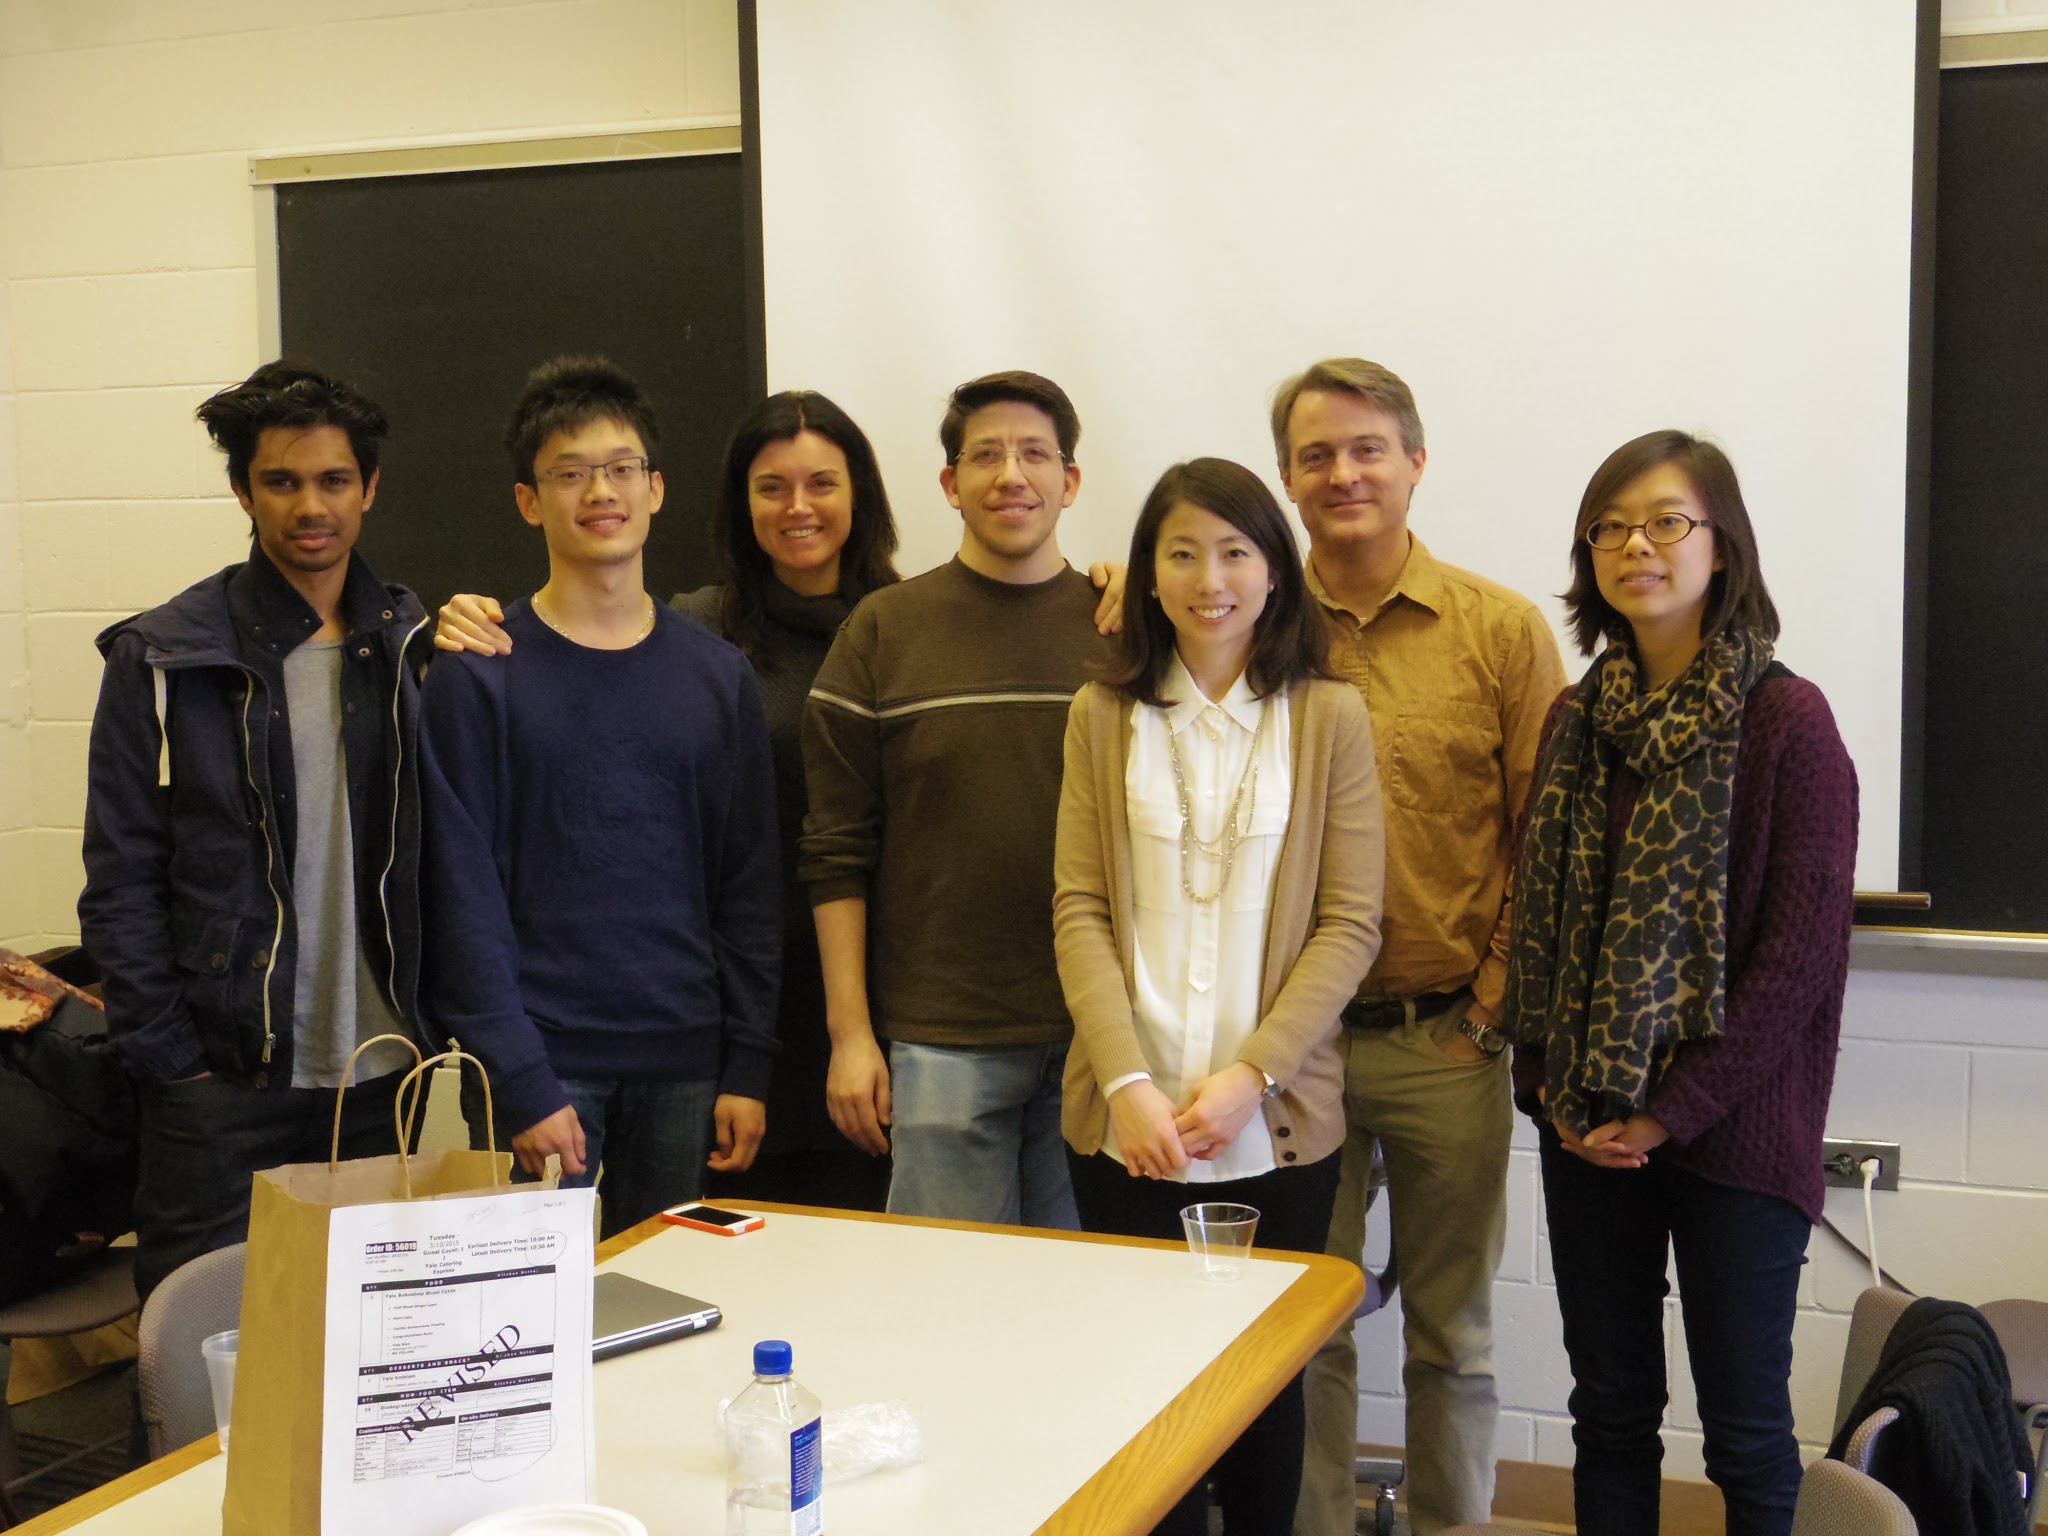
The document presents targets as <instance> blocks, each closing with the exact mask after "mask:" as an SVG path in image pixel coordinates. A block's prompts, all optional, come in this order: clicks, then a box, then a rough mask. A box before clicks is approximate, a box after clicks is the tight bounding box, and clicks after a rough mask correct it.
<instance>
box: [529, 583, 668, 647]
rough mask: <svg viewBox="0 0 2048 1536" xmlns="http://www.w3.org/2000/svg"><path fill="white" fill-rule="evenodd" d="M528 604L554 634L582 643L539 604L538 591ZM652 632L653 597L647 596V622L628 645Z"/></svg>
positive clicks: (639, 640)
mask: <svg viewBox="0 0 2048 1536" xmlns="http://www.w3.org/2000/svg"><path fill="white" fill-rule="evenodd" d="M530 606H531V607H532V609H533V611H534V612H535V613H537V614H538V615H540V621H541V623H543V624H545V625H547V627H548V628H549V629H552V630H553V631H554V632H555V633H556V634H558V635H560V636H561V637H562V638H563V639H564V640H567V641H568V642H569V643H570V644H571V645H582V644H583V642H582V641H581V640H578V639H577V638H576V637H575V636H574V635H572V634H570V633H569V631H568V630H566V629H564V628H562V626H561V625H560V624H558V623H556V622H555V619H554V616H553V615H551V614H550V613H549V612H548V611H547V609H545V608H543V607H541V605H540V594H539V593H538V592H536V593H534V595H533V601H532V603H531V605H530ZM653 633H654V599H653V598H652V597H649V598H648V599H647V622H646V623H645V624H642V625H641V626H640V633H639V634H637V635H635V636H634V637H633V638H632V640H631V641H629V642H628V645H638V644H639V643H640V642H641V641H642V640H645V639H646V638H647V637H648V636H649V635H651V634H653ZM626 648H627V647H626V646H621V647H620V649H621V650H624V649H626Z"/></svg>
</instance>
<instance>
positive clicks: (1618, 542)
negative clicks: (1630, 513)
mask: <svg viewBox="0 0 2048 1536" xmlns="http://www.w3.org/2000/svg"><path fill="white" fill-rule="evenodd" d="M1711 526H1712V524H1710V523H1709V522H1708V521H1707V520H1706V519H1705V518H1704V517H1687V516H1686V515H1685V514H1684V513H1683V512H1659V513H1658V514H1657V515H1656V516H1655V517H1653V518H1651V519H1650V520H1649V521H1648V522H1646V523H1624V522H1623V521H1622V520H1621V519H1620V518H1618V517H1603V518H1601V519H1600V521H1599V522H1597V523H1595V524H1593V526H1592V527H1590V528H1588V529H1587V530H1586V542H1587V543H1588V544H1590V545H1592V546H1593V547H1594V548H1595V549H1621V548H1622V547H1624V546H1625V545H1626V544H1627V543H1628V539H1629V535H1630V534H1632V533H1634V532H1635V531H1636V530H1637V529H1638V528H1640V529H1641V530H1642V531H1643V537H1644V538H1646V539H1648V540H1649V541H1650V542H1651V543H1652V544H1676V543H1679V542H1680V541H1681V540H1683V539H1684V538H1685V536H1686V535H1687V534H1689V533H1691V532H1692V531H1693V529H1695V528H1707V527H1711Z"/></svg>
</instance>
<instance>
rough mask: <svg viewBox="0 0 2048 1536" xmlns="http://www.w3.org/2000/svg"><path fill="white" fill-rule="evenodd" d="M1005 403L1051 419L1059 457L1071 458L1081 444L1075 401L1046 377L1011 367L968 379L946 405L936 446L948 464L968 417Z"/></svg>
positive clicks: (963, 434) (957, 448) (955, 455)
mask: <svg viewBox="0 0 2048 1536" xmlns="http://www.w3.org/2000/svg"><path fill="white" fill-rule="evenodd" d="M1005 400H1015V401H1017V402H1019V403H1020V404H1023V405H1033V406H1036V407H1038V409H1039V410H1041V411H1043V412H1045V414H1046V415H1048V416H1050V417H1051V418H1052V430H1053V435H1054V436H1055V437H1057V438H1058V439H1059V444H1060V457H1062V458H1064V459H1069V460H1071V459H1072V458H1073V457H1074V450H1075V449H1076V448H1077V447H1079V446H1080V443H1081V417H1080V413H1079V412H1077V411H1076V410H1075V409H1074V402H1073V401H1071V400H1069V399H1068V398H1067V392H1066V391H1065V390H1064V389H1061V388H1060V387H1059V385H1057V384H1055V383H1053V381H1052V380H1051V379H1048V378H1047V377H1045V375H1043V374H1040V373H1026V372H1025V371H1024V370H1023V369H1022V368H1012V369H1009V370H1007V371H1006V372H1003V373H985V374H983V375H982V376H981V377H980V378H978V379H969V380H968V381H967V382H966V383H965V384H962V385H961V386H960V387H959V388H958V389H956V390H954V391H953V397H952V399H950V400H948V401H947V402H946V414H945V415H944V416H943V417H942V418H940V420H939V446H940V447H942V448H944V449H945V450H946V462H947V463H948V464H951V463H952V462H953V461H954V460H955V459H957V458H959V457H960V445H961V442H962V440H963V439H964V438H965V437H966V436H967V418H968V417H970V416H972V415H973V414H974V413H975V412H976V411H980V410H986V409H987V408H988V407H989V406H991V405H1000V404H1002V403H1003V402H1004V401H1005Z"/></svg>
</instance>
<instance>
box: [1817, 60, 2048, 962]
mask: <svg viewBox="0 0 2048 1536" xmlns="http://www.w3.org/2000/svg"><path fill="white" fill-rule="evenodd" d="M1938 164H1939V171H1938V187H1937V191H1936V197H1935V206H1936V215H1935V255H1934V345H1933V405H1932V418H1931V431H1932V441H1931V449H1930V457H1931V466H1932V484H1931V494H1930V497H1929V514H1928V537H1927V541H1926V552H1925V567H1924V574H1925V604H1926V610H1925V611H1926V650H1925V658H1926V663H1925V665H1926V670H1925V689H1924V700H1925V704H1924V710H1925V713H1924V730H1923V734H1922V740H1923V743H1924V752H1923V764H1924V772H1925V777H1924V781H1923V795H1922V801H1921V804H1922V823H1921V839H1920V861H1921V863H1920V867H1921V879H1922V882H1923V884H1924V886H1925V888H1926V889H1927V890H1928V892H1929V893H1930V894H1931V895H1932V897H1933V903H1934V904H1933V907H1932V910H1930V911H1929V912H1928V913H1927V914H1926V921H1927V923H1928V924H1929V925H1930V926H1933V927H1938V928H1964V929H1990V930H1998V931H2004V932H2034V933H2039V932H2048V65H2039V64H2029V65H2014V66H2003V67H1990V68H1973V69H1949V70H1944V71H1943V72H1942V76H1941V118H1940V151H1939V161H1938ZM1833 515H1839V516H1842V517H1843V518H1844V519H1845V520H1846V521H1847V522H1848V523H1849V524H1853V521H1854V513H1853V510H1852V509H1846V508H1844V509H1838V511H1837V513H1835V514H1833ZM1843 534H1844V536H1845V537H1854V529H1853V526H1845V527H1844V529H1843ZM1909 659H1910V658H1909Z"/></svg>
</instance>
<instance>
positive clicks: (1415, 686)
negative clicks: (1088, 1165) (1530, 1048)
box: [1273, 358, 1564, 1536]
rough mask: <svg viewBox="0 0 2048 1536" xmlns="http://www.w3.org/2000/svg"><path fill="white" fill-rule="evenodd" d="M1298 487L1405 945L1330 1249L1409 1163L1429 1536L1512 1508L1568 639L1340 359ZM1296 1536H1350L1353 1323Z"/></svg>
mask: <svg viewBox="0 0 2048 1536" xmlns="http://www.w3.org/2000/svg"><path fill="white" fill-rule="evenodd" d="M1273 446H1274V448H1275V450H1276V452H1277V453H1278V454H1279V458H1280V479H1281V482H1282V483H1283V484H1284V485H1285V486H1286V488H1287V494H1288V497H1289V499H1290V500H1292V501H1293V502H1294V504H1295V506H1296V508H1297V509H1299V511H1300V513H1301V521H1302V524H1303V526H1304V527H1306V528H1307V530H1308V536H1309V561H1308V582H1309V589H1310V591H1312V592H1313V593H1314V594H1315V596H1316V598H1317V600H1318V601H1319V602H1320V603H1321V604H1322V606H1323V612H1324V615H1325V617H1326V618H1327V619H1328V621H1329V626H1330V638H1331V647H1330V660H1331V663H1332V665H1333V666H1334V667H1335V669H1336V671H1337V673H1338V674H1339V675H1340V676H1341V677H1343V678H1344V679H1345V680H1346V681H1348V682H1350V683H1351V684H1352V685H1353V686H1355V687H1356V688H1357V689H1358V691H1359V693H1360V694H1361V695H1363V696H1364V699H1365V703H1366V708H1367V710H1368V711H1369V712H1370V714H1371V715H1372V728H1373V743H1374V751H1375V753H1376V755H1377V757H1378V759H1379V770H1380V783H1381V785H1382V786H1383V788H1384V791H1385V803H1386V818H1387V888H1386V907H1385V912H1384V916H1383V919H1382V935H1383V942H1382V944H1381V948H1380V953H1379V958H1378V960H1377V961H1376V962H1375V963H1374V965H1373V968H1372V970H1371V971H1370V972H1369V973H1368V974H1367V976H1366V978H1365V982H1364V985H1363V986H1362V987H1361V989H1360V991H1359V995H1358V998H1357V1000H1356V1001H1355V1002H1353V1003H1352V1004H1351V1006H1350V1007H1348V1008H1347V1009H1345V1011H1344V1031H1343V1038H1342V1040H1341V1042H1340V1045H1341V1047H1342V1049H1343V1051H1344V1056H1345V1108H1346V1112H1347V1117H1348V1119H1349V1122H1350V1131H1349V1135H1348V1137H1347V1139H1346V1141H1345V1144H1344V1154H1343V1182H1342V1183H1341V1184H1340V1186H1339V1188H1338V1193H1337V1211H1336V1216H1335V1219H1334V1220H1333V1221H1332V1222H1331V1224H1330V1242H1329V1248H1328V1251H1329V1252H1330V1253H1332V1254H1334V1255H1336V1256H1338V1257H1340V1258H1347V1259H1350V1260H1351V1261H1352V1262H1353V1263H1358V1262H1361V1260H1362V1257H1363V1248H1364V1237H1365V1208H1366V1180H1367V1176H1368V1174H1369V1173H1370V1171H1371V1167H1372V1159H1373V1149H1374V1146H1375V1144H1377V1146H1378V1148H1379V1151H1380V1155H1381V1157H1382V1159H1383V1161H1384V1162H1385V1164H1386V1171H1387V1198H1388V1204H1389V1206H1390V1209H1391V1213H1392V1217H1393V1232H1394V1251H1395V1253H1396V1255H1397V1256H1398V1260H1399V1265H1400V1283H1401V1297H1402V1315H1403V1329H1404V1344H1405V1350H1406V1353H1405V1358H1404V1361H1403V1365H1402V1372H1401V1376H1402V1384H1403V1388H1404V1390H1405V1392H1406V1395H1407V1405H1408V1406H1407V1413H1408V1424H1407V1436H1406V1446H1407V1454H1408V1468H1409V1471H1408V1507H1409V1516H1410V1519H1411V1520H1412V1522H1413V1524H1414V1529H1415V1530H1416V1532H1417V1533H1418V1536H1428V1533H1430V1532H1433V1531H1438V1530H1441V1529H1443V1528H1444V1527H1446V1526H1450V1525H1457V1524H1461V1523H1466V1522H1473V1523H1477V1522H1482V1521H1484V1520H1485V1519H1486V1518H1487V1514H1488V1511H1489V1509H1490V1508H1491V1506H1492V1502H1493V1466H1494V1424H1495V1420H1496V1419H1497V1418H1498V1416H1499V1409H1500V1405H1499V1398H1498V1396H1497V1394H1496V1392H1495V1390H1494V1378H1493V1277H1494V1271H1495V1270H1496V1269H1497V1268H1498V1267H1499V1265H1500V1256H1501V1247H1502V1243H1503V1240H1504V1238H1505V1235H1506V1230H1507V1163H1508V1136H1509V1129H1510V1117H1511V1114H1512V1110H1511V1106H1510V1104H1509V1097H1508V1061H1507V1057H1506V1055H1505V1054H1504V1051H1503V1047H1504V1046H1505V1044H1506V1042H1505V1040H1504V1039H1503V1038H1502V1037H1501V1036H1500V1035H1499V1034H1498V1033H1497V1032H1496V1031H1495V1030H1494V1029H1493V1027H1492V1026H1493V1024H1494V1023H1495V1021H1496V1019H1497V1017H1498V1012H1499V1008H1500V1000H1501V989H1502V986H1503V984H1504V982H1505V980H1506V974H1507V964H1506V958H1505V957H1506V944H1507V927H1506V893H1507V878H1508V860H1509V856H1510V847H1509V845H1510V841H1511V838H1512V833H1513V826H1514V819H1515V817H1516V815H1517V814H1518V813H1519V812H1520V810H1521V806H1522V800H1523V797H1524V795H1525V794H1526V793H1527V792H1528V788H1529V780H1530V777H1531V775H1532V773H1533V772H1534V769H1535V759H1536V740H1537V737H1538V735H1539V734H1540V733H1541V730H1542V726H1543V718H1544V714H1545V712H1546V711H1547V710H1548V709H1549V707H1550V704H1551V701H1552V700H1553V699H1555V698H1556V697H1557V695H1558V692H1559V690H1560V689H1562V688H1563V686H1564V665H1563V662H1562V660H1561V659H1560V657H1559V655H1558V649H1557V641H1556V638H1555V637H1554V636H1553V635H1552V633H1551V630H1550V626H1549V624H1548V623H1547V622H1546V621H1545V620H1544V618H1543V615H1542V613H1541V612H1540V611H1538V609H1537V608H1536V606H1535V604H1533V603H1531V602H1530V601H1529V600H1528V599H1527V598H1525V597H1522V596H1521V595H1519V594H1518V593H1515V592H1511V591H1509V590H1508V589H1507V588H1505V587H1502V586H1499V585H1497V584H1495V583H1493V582H1490V581H1488V580H1486V579H1485V578H1484V577H1481V576H1475V575H1473V574H1472V573H1471V572H1469V571H1461V570H1459V569H1457V568H1456V567H1454V566H1449V565H1445V564H1443V563H1442V562H1441V561H1439V560H1437V559H1436V558H1435V557H1434V556H1432V555H1431V554H1430V552H1429V551H1428V550H1427V549H1426V548H1425V547H1424V546H1423V544H1422V541H1421V540H1420V539H1418V538H1416V537H1415V536H1414V535H1413V534H1412V533H1410V532H1409V529H1408V505H1409V500H1410V498H1411V497H1412V496H1413V494H1414V491H1415V487H1416V486H1417V485H1418V484H1419V483H1420V482H1421V480H1422V471H1423V466H1424V464H1425V462H1426V460H1427V457H1428V455H1427V453H1426V452H1425V450H1424V447H1423V436H1422V419H1421V417H1420V416H1419V415H1418V414H1417V412H1416V409H1415V397H1414V396H1413V395H1412V394H1411V393H1410V392H1409V389H1408V386H1407V385H1406V384H1404V383H1402V382H1401V380H1400V379H1399V378H1398V377H1396V376H1395V375H1394V374H1392V373H1390V372H1388V371H1387V370H1386V369H1385V368H1382V367H1380V366H1379V365H1378V364H1376V363H1369V362H1366V361H1364V360H1363V359H1361V358H1330V359H1327V360H1325V361H1323V362H1320V363H1317V364H1316V365H1315V366H1314V367H1312V368H1310V369H1309V370H1308V371H1307V372H1305V373H1303V374H1302V375H1300V376H1299V377H1298V378H1294V379H1290V380H1289V381H1288V382H1287V383H1286V384H1284V385H1283V386H1282V387H1281V389H1280V392H1279V394H1278V395H1277V396H1276V397H1275V399H1274V402H1273ZM1306 1389H1307V1398H1308V1440H1309V1444H1308V1456H1307V1460H1306V1463H1305V1465H1304V1467H1303V1469H1302V1491H1301V1502H1300V1505H1299V1508H1298V1509H1297V1511H1296V1515H1295V1522H1294V1530H1295V1536H1349V1533H1350V1532H1351V1530H1352V1528H1353V1518H1354V1510H1355V1501H1356V1490H1355V1487H1354V1485H1353V1482H1352V1458H1353V1456H1354V1454H1355V1452H1356V1447H1357V1429H1358V1350H1357V1345H1356V1343H1355V1341H1354V1339H1353V1335H1352V1326H1351V1324H1350V1323H1346V1324H1345V1325H1344V1326H1343V1327H1341V1328H1339V1329H1338V1330H1337V1332H1336V1334H1335V1335H1333V1336H1332V1337H1331V1339H1330V1341H1329V1342H1328V1343H1327V1344H1325V1345H1324V1346H1323V1349H1322V1350H1321V1352H1320V1353H1319V1354H1318V1355H1317V1356H1316V1358H1315V1359H1314V1360H1313V1361H1311V1362H1310V1364H1309V1367H1308V1372H1307V1377H1306Z"/></svg>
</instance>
